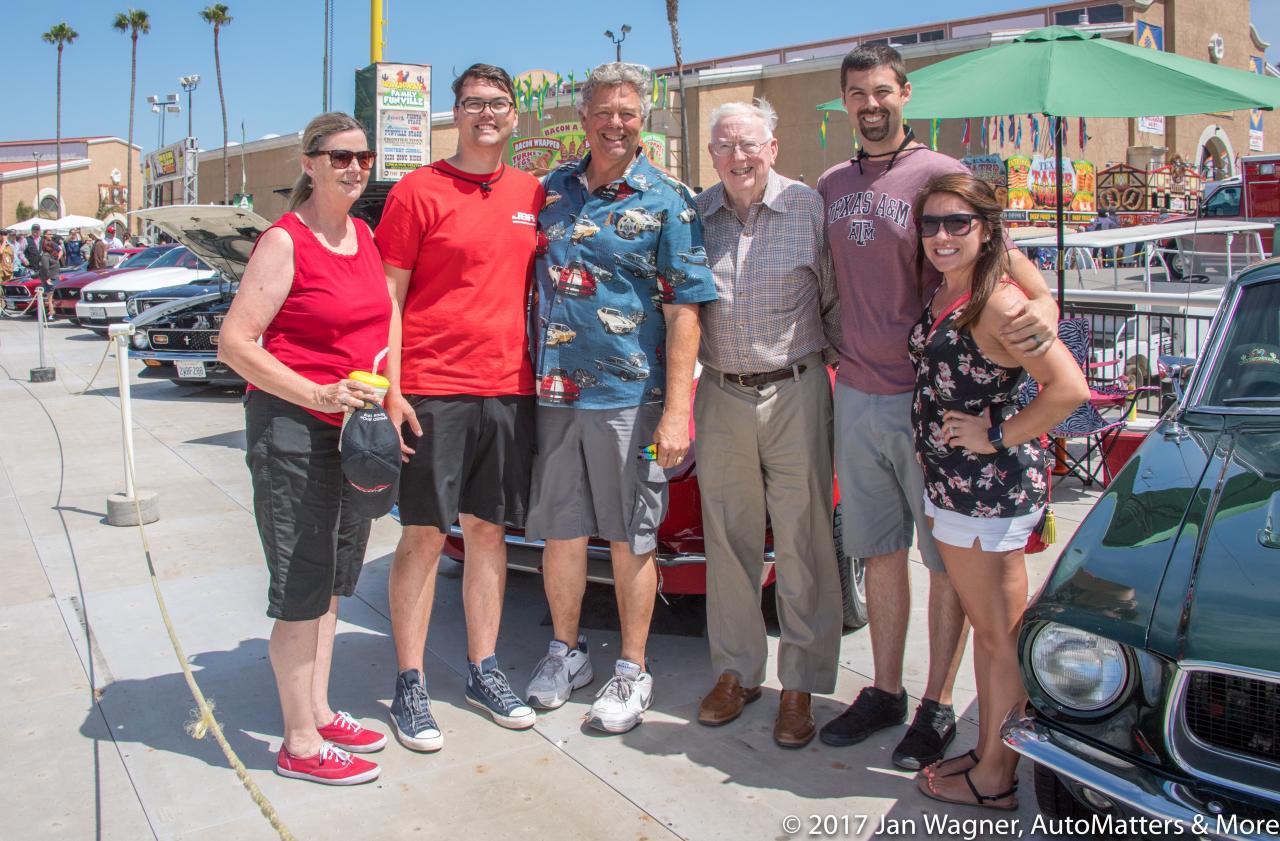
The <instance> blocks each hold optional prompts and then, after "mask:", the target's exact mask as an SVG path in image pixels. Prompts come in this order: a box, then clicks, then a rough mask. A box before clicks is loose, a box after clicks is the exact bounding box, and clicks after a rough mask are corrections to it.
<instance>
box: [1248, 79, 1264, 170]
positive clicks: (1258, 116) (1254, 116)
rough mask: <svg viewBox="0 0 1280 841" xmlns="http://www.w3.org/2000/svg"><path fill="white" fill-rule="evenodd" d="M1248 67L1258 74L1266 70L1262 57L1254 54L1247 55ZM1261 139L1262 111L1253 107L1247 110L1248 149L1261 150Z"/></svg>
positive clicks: (1252, 150) (1251, 150)
mask: <svg viewBox="0 0 1280 841" xmlns="http://www.w3.org/2000/svg"><path fill="white" fill-rule="evenodd" d="M1249 68H1250V69H1251V70H1253V72H1254V73H1257V74H1258V75H1259V76H1261V75H1263V74H1264V73H1265V71H1266V65H1265V64H1264V62H1263V60H1262V58H1261V57H1260V56H1256V55H1251V56H1249ZM1262 141H1263V135H1262V111H1261V110H1259V109H1257V108H1255V109H1254V110H1252V111H1250V112H1249V151H1250V152H1261V151H1262V149H1263V142H1262Z"/></svg>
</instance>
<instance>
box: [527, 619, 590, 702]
mask: <svg viewBox="0 0 1280 841" xmlns="http://www.w3.org/2000/svg"><path fill="white" fill-rule="evenodd" d="M595 679H596V676H595V674H594V673H593V672H592V671H591V657H590V655H588V654H587V638H586V637H584V636H579V637H578V647H577V648H573V649H571V648H569V646H567V645H565V644H564V643H562V642H560V640H552V641H551V645H549V646H548V647H547V656H545V657H543V658H542V659H541V660H539V661H538V665H536V666H534V667H533V677H531V678H530V679H529V688H528V689H526V690H525V692H524V697H525V699H526V700H527V701H528V702H529V703H530V704H531V705H533V706H535V707H541V708H542V709H544V710H554V709H558V708H559V707H562V706H564V703H565V701H568V700H569V695H570V694H571V693H572V692H573V690H575V689H581V688H582V687H584V686H587V685H588V684H590V683H591V682H592V681H593V680H595Z"/></svg>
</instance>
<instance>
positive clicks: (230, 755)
mask: <svg viewBox="0 0 1280 841" xmlns="http://www.w3.org/2000/svg"><path fill="white" fill-rule="evenodd" d="M112 344H115V342H114V341H113V342H112ZM104 358H105V357H104ZM117 379H119V377H117ZM124 387H125V384H124V383H123V382H122V383H120V393H121V394H122V395H123V393H124ZM126 456H127V457H126V459H125V464H126V467H127V469H128V471H129V482H130V484H132V485H133V486H134V487H137V482H136V480H135V477H134V475H133V453H126ZM133 508H134V511H135V513H136V514H137V515H138V532H139V534H140V535H141V537H142V552H143V555H144V556H145V557H146V559H147V573H148V574H149V575H150V577H151V590H152V592H154V593H155V597H156V604H157V606H159V608H160V618H161V619H162V620H164V628H165V631H166V632H168V634H169V643H170V645H172V646H173V653H174V654H175V655H177V657H178V662H179V663H180V664H182V676H183V678H185V679H186V681H187V688H188V689H190V690H191V697H193V698H194V699H195V701H196V710H193V712H198V714H199V715H198V717H197V718H196V719H195V720H194V721H192V722H190V723H189V724H188V725H187V727H186V731H187V734H188V735H190V736H191V737H192V738H193V739H203V738H204V737H205V735H206V733H212V734H213V738H214V739H215V740H216V741H217V742H218V747H220V748H222V755H223V756H225V757H226V758H227V762H229V763H230V764H231V767H232V769H234V770H235V772H236V776H237V777H239V778H240V783H241V785H243V786H244V787H245V790H246V791H248V792H249V796H250V797H251V798H253V802H254V803H256V804H257V806H258V809H259V810H260V811H261V812H262V816H263V817H264V818H266V819H267V822H268V823H270V824H271V828H272V829H274V830H275V831H276V834H277V835H279V836H280V838H281V841H297V839H296V838H295V837H294V835H293V833H292V832H290V831H289V828H288V827H287V826H285V824H284V820H283V819H282V818H281V817H280V815H279V813H277V812H276V809H275V807H274V806H272V805H271V801H270V800H268V799H267V796H266V795H265V794H263V793H262V790H261V789H260V788H258V784H257V783H255V782H254V781H253V779H252V778H251V777H250V776H249V769H247V768H245V766H244V763H243V762H241V761H240V757H239V756H237V755H236V752H235V751H234V750H233V749H232V748H231V745H230V743H228V742H227V737H226V735H225V734H224V733H223V732H222V725H220V724H219V723H218V720H217V719H216V718H214V717H213V708H214V705H213V702H212V701H209V700H206V699H205V697H204V693H203V692H201V691H200V686H199V684H197V683H196V678H195V675H193V674H192V673H191V666H190V665H189V664H188V663H187V655H186V652H185V651H184V650H183V648H182V643H181V642H179V641H178V632H177V631H175V630H174V628H173V622H172V621H170V619H169V608H168V607H167V606H166V605H165V601H164V594H162V593H161V592H160V581H159V579H158V578H157V577H156V568H155V564H153V563H152V561H151V544H150V542H148V540H147V529H146V527H145V526H144V525H143V523H142V504H141V503H140V502H139V501H138V494H137V492H136V491H135V492H134V495H133Z"/></svg>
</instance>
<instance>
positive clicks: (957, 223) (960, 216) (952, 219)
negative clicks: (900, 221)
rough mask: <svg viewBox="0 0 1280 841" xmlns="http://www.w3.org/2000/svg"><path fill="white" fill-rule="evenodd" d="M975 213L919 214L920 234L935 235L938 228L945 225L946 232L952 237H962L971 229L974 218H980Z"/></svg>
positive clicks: (923, 235) (925, 235)
mask: <svg viewBox="0 0 1280 841" xmlns="http://www.w3.org/2000/svg"><path fill="white" fill-rule="evenodd" d="M981 218H982V217H981V216H978V215H977V214H975V213H949V214H947V215H946V216H921V217H920V236H922V237H936V236H937V235H938V228H939V227H940V226H941V227H945V228H946V229H947V233H948V234H950V235H951V236H953V237H962V236H964V235H966V234H968V233H969V231H971V230H973V222H974V220H975V219H981Z"/></svg>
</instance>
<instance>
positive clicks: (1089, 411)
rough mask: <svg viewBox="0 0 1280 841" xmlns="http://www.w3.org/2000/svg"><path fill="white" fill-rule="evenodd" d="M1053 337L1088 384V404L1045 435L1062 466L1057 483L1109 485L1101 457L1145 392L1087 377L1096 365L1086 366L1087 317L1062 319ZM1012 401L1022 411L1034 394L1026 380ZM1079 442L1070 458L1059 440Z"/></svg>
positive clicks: (1035, 387)
mask: <svg viewBox="0 0 1280 841" xmlns="http://www.w3.org/2000/svg"><path fill="white" fill-rule="evenodd" d="M1058 338H1059V339H1061V340H1062V343H1063V344H1064V345H1066V347H1067V350H1069V351H1070V352H1071V356H1072V358H1074V359H1075V361H1076V364H1077V365H1079V366H1080V370H1081V371H1082V372H1084V375H1085V380H1086V381H1088V383H1089V399H1088V401H1086V402H1084V403H1081V404H1080V406H1079V407H1077V408H1076V410H1075V411H1074V412H1072V413H1071V414H1070V415H1068V416H1067V418H1066V420H1064V421H1062V423H1060V424H1058V425H1057V426H1055V427H1054V428H1053V429H1052V430H1050V432H1049V435H1050V437H1052V438H1053V439H1054V448H1053V449H1054V454H1055V456H1056V458H1057V460H1058V462H1059V464H1060V465H1061V466H1063V467H1065V472H1061V473H1060V475H1059V479H1061V478H1065V477H1066V476H1074V477H1076V478H1077V479H1079V480H1080V481H1081V482H1082V483H1084V484H1085V485H1092V484H1093V483H1094V482H1097V483H1098V484H1100V485H1102V486H1103V487H1105V486H1107V485H1108V484H1110V483H1111V467H1110V465H1109V464H1108V463H1107V453H1108V452H1109V451H1110V450H1111V448H1112V447H1113V446H1114V445H1115V442H1116V441H1117V440H1118V439H1119V437H1120V432H1121V430H1123V429H1124V428H1125V424H1126V422H1127V421H1126V419H1127V418H1128V416H1129V413H1130V411H1131V410H1132V409H1133V407H1134V406H1135V405H1136V403H1137V400H1138V397H1139V396H1140V395H1141V394H1142V393H1143V392H1145V391H1150V390H1152V389H1150V388H1149V387H1145V386H1143V387H1137V388H1132V389H1131V388H1128V387H1127V386H1122V385H1118V384H1115V383H1103V382H1099V381H1097V379H1096V378H1092V379H1091V377H1090V370H1091V369H1092V368H1094V367H1098V365H1105V364H1108V363H1097V364H1092V363H1090V362H1089V346H1090V344H1091V342H1092V340H1093V328H1092V327H1090V325H1089V320H1088V319H1087V318H1064V319H1063V320H1061V321H1059V322H1058ZM1020 388H1021V390H1020V393H1019V396H1018V402H1019V403H1020V404H1021V405H1023V406H1025V405H1027V404H1028V403H1030V402H1031V401H1032V400H1033V399H1034V398H1035V396H1036V394H1038V393H1039V391H1040V386H1039V384H1038V383H1036V381H1035V380H1034V379H1032V378H1031V377H1030V376H1026V377H1024V379H1023V382H1022V385H1021V387H1020ZM1109 409H1119V410H1120V414H1119V416H1118V417H1114V418H1107V417H1105V416H1104V415H1103V414H1102V413H1103V412H1104V411H1107V410H1109ZM1072 439H1080V440H1082V441H1083V442H1084V452H1082V453H1080V454H1079V455H1076V454H1074V453H1072V452H1071V451H1070V450H1068V449H1067V447H1066V444H1065V443H1063V442H1065V441H1070V440H1072Z"/></svg>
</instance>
